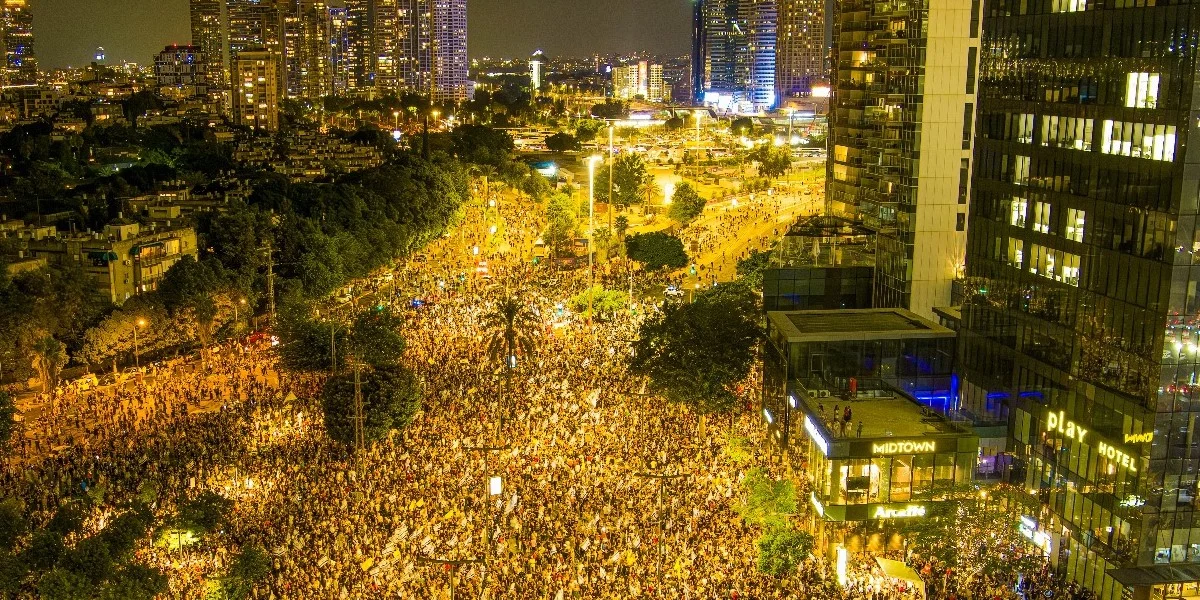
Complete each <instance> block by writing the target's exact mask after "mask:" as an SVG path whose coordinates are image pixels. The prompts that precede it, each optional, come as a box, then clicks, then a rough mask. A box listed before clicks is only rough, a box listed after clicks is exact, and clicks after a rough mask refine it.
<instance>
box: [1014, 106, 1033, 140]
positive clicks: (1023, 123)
mask: <svg viewBox="0 0 1200 600" xmlns="http://www.w3.org/2000/svg"><path fill="white" fill-rule="evenodd" d="M1013 116H1014V117H1015V121H1016V127H1015V129H1016V132H1015V133H1016V135H1014V136H1013V139H1014V140H1016V141H1018V142H1021V143H1022V144H1029V143H1032V142H1033V115H1032V114H1027V113H1021V114H1018V115H1013Z"/></svg>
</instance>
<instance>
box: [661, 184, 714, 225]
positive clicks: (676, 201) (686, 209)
mask: <svg viewBox="0 0 1200 600" xmlns="http://www.w3.org/2000/svg"><path fill="white" fill-rule="evenodd" d="M707 203H708V201H707V200H705V199H704V198H701V197H700V194H697V193H696V188H693V187H692V184H690V183H686V182H685V183H681V184H679V187H678V188H676V190H675V195H674V196H672V197H671V210H670V215H671V218H672V219H675V220H676V221H679V222H680V223H687V222H688V221H691V220H692V219H695V218H696V217H698V216H700V213H702V212H704V205H705V204H707Z"/></svg>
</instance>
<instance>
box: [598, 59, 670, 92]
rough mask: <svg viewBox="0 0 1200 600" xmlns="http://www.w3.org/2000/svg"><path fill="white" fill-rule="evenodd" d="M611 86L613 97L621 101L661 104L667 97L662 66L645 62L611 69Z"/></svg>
mask: <svg viewBox="0 0 1200 600" xmlns="http://www.w3.org/2000/svg"><path fill="white" fill-rule="evenodd" d="M612 85H613V96H616V97H617V98H620V99H622V100H632V99H634V98H641V99H642V100H645V101H647V102H663V101H664V100H666V99H668V97H669V94H668V93H667V89H666V86H665V84H664V83H663V66H662V65H659V64H652V63H651V62H650V61H646V60H643V61H639V62H636V63H634V64H630V65H622V66H617V67H613V70H612Z"/></svg>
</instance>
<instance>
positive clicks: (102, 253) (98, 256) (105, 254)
mask: <svg viewBox="0 0 1200 600" xmlns="http://www.w3.org/2000/svg"><path fill="white" fill-rule="evenodd" d="M87 257H88V258H90V259H92V260H117V253H116V252H113V251H111V250H91V251H89V252H88V253H87Z"/></svg>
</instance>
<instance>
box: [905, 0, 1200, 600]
mask: <svg viewBox="0 0 1200 600" xmlns="http://www.w3.org/2000/svg"><path fill="white" fill-rule="evenodd" d="M1151 24H1153V25H1151ZM982 26H983V27H982V29H983V32H984V37H983V44H982V56H981V57H979V58H978V59H976V57H975V56H974V55H969V56H968V57H967V58H968V61H969V64H970V65H974V64H975V63H976V61H977V60H978V63H979V65H980V83H979V88H980V89H979V119H978V124H979V126H978V134H977V136H976V138H975V140H976V141H975V169H974V180H973V185H972V190H971V220H970V230H969V237H968V247H967V248H968V250H967V263H966V275H967V277H966V279H965V281H964V285H963V288H964V296H965V298H964V299H963V302H962V313H961V314H962V321H961V323H960V338H959V346H960V349H959V358H960V362H961V364H962V373H961V374H962V380H963V384H962V406H963V408H964V409H965V411H969V412H972V413H975V414H977V415H988V416H991V417H993V418H997V417H998V418H1001V419H1003V420H1006V421H1007V422H1008V423H1009V424H1010V429H1009V440H1008V449H1009V450H1010V451H1011V453H1012V456H1013V458H1014V464H1013V467H1012V469H1011V480H1012V481H1013V483H1017V484H1019V485H1023V486H1024V487H1025V488H1026V489H1029V490H1032V491H1033V492H1034V493H1035V494H1036V495H1037V497H1038V498H1039V499H1040V500H1041V502H1042V505H1041V507H1040V509H1039V510H1035V511H1031V514H1026V515H1021V516H1022V517H1023V518H1024V520H1025V521H1026V524H1027V527H1028V529H1029V530H1030V535H1031V536H1036V538H1037V539H1041V540H1043V541H1044V548H1045V551H1046V554H1047V556H1048V558H1049V561H1050V565H1051V567H1052V568H1053V569H1054V570H1055V571H1057V572H1059V573H1062V574H1064V575H1066V577H1067V578H1068V580H1070V581H1073V582H1076V583H1078V584H1081V585H1083V586H1085V587H1086V588H1089V589H1091V590H1093V591H1094V592H1095V593H1096V595H1097V597H1098V598H1099V599H1100V600H1116V599H1120V598H1133V599H1137V600H1144V599H1152V598H1188V597H1195V596H1196V595H1197V593H1198V590H1200V575H1198V573H1197V571H1196V570H1195V564H1196V562H1197V561H1200V528H1197V527H1196V526H1195V525H1194V524H1193V515H1194V514H1195V511H1196V508H1197V506H1198V500H1197V497H1198V496H1200V494H1198V493H1197V492H1198V491H1200V490H1198V489H1197V487H1198V485H1200V484H1198V478H1200V475H1198V473H1197V470H1198V469H1197V464H1196V460H1197V458H1200V447H1198V446H1197V444H1198V443H1200V438H1198V437H1197V435H1196V433H1197V431H1196V429H1197V424H1198V423H1197V420H1198V419H1197V415H1198V414H1200V402H1198V399H1200V386H1198V384H1197V381H1198V380H1200V350H1198V348H1200V329H1198V328H1197V313H1198V312H1200V298H1198V296H1197V288H1198V287H1200V286H1198V284H1197V281H1198V280H1200V268H1198V267H1197V266H1196V265H1198V264H1200V259H1198V258H1197V257H1198V256H1200V242H1198V241H1197V240H1198V239H1200V238H1198V237H1197V228H1196V219H1197V213H1198V212H1200V209H1198V207H1197V206H1198V205H1197V188H1198V187H1200V172H1197V170H1196V168H1195V167H1194V165H1195V164H1196V163H1197V162H1198V161H1200V147H1198V146H1197V145H1196V144H1189V143H1188V141H1189V135H1190V133H1191V132H1192V131H1193V128H1194V127H1195V123H1196V121H1195V118H1194V115H1195V114H1196V111H1197V110H1198V108H1200V94H1197V92H1196V91H1195V87H1194V82H1195V79H1196V73H1197V69H1198V68H1200V64H1198V61H1197V48H1196V45H1195V44H1194V40H1195V39H1196V37H1197V36H1198V35H1200V6H1197V5H1196V4H1195V3H1194V2H1157V3H1154V2H1128V1H1118V2H1112V1H1110V2H1083V1H1081V0H1071V1H1067V0H1061V1H1054V2H1028V3H1026V2H1018V1H1014V0H993V1H990V2H988V3H987V11H986V12H985V13H983V19H982ZM977 27H978V22H976V21H972V28H977ZM931 54H932V52H931ZM927 81H928V80H927ZM927 112H928V111H927ZM922 158H924V156H922Z"/></svg>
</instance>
